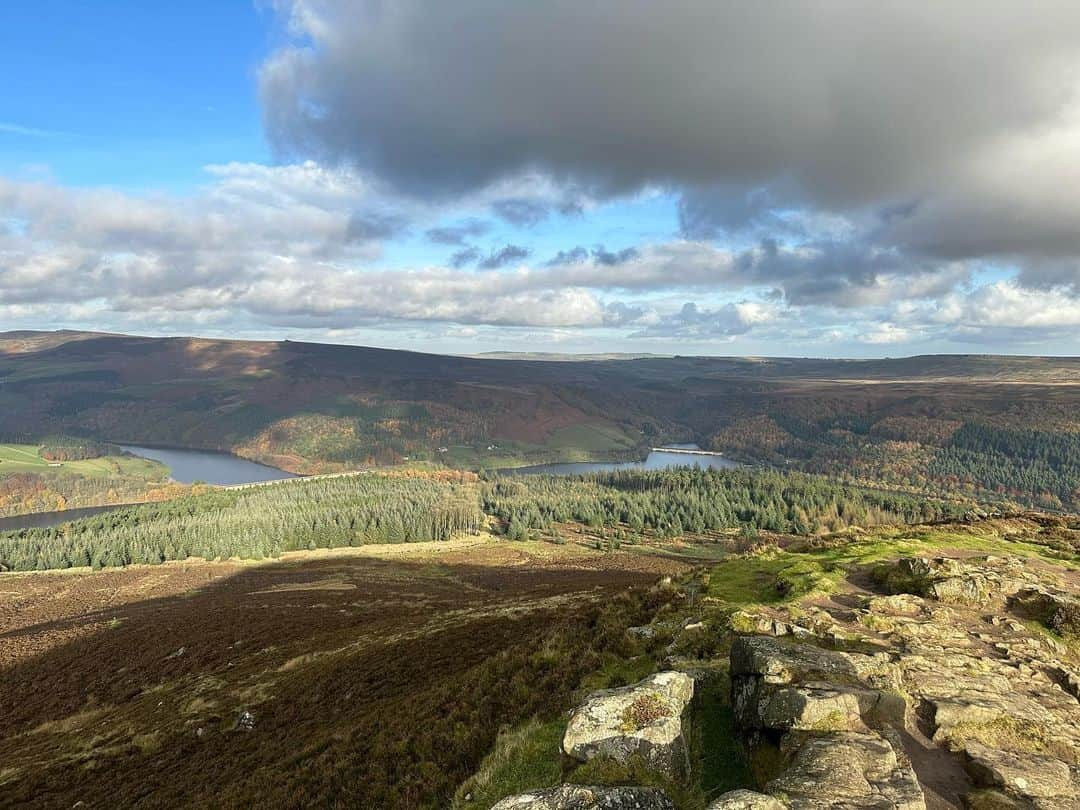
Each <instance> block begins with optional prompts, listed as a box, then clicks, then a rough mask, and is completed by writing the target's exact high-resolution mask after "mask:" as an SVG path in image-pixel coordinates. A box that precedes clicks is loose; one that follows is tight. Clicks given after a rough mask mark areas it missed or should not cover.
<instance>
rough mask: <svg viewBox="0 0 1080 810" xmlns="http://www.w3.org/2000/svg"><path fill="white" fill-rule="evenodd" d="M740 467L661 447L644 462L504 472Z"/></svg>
mask: <svg viewBox="0 0 1080 810" xmlns="http://www.w3.org/2000/svg"><path fill="white" fill-rule="evenodd" d="M669 448H670V449H672V450H676V449H678V450H700V449H701V448H700V447H698V446H697V445H696V444H672V445H669ZM738 466H739V465H738V464H737V463H735V462H734V461H732V460H731V459H729V458H724V456H717V455H707V456H706V455H693V454H691V453H672V452H669V451H667V450H664V449H662V448H659V449H656V450H653V451H651V452H650V453H649V455H648V456H646V458H645V459H644V460H643V461H572V462H566V463H562V464H536V465H534V466H531V467H517V468H515V469H511V470H503V471H502V472H503V473H505V474H507V475H510V474H513V475H519V474H520V475H585V474H587V473H597V472H611V471H613V470H667V469H670V468H671V467H702V468H706V469H717V470H719V469H730V468H733V467H738Z"/></svg>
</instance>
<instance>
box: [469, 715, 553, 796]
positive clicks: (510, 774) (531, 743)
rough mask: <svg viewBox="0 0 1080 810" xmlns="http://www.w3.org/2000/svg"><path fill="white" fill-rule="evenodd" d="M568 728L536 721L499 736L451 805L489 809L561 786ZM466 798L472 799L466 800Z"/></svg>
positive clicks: (549, 722)
mask: <svg viewBox="0 0 1080 810" xmlns="http://www.w3.org/2000/svg"><path fill="white" fill-rule="evenodd" d="M565 728H566V723H565V722H564V721H562V720H552V721H548V722H541V721H539V720H536V719H533V720H530V721H529V722H527V723H525V724H524V725H522V726H519V727H518V728H515V729H512V730H510V731H504V732H502V733H501V734H499V736H498V737H497V738H496V740H495V746H494V748H492V750H491V752H490V753H489V754H488V755H487V756H486V757H484V760H483V762H481V763H480V767H479V768H478V769H477V771H476V773H475V774H474V775H473V776H471V777H470V778H469V779H468V780H467V781H466V782H465V783H464V784H462V786H461V787H460V788H458V790H457V793H455V794H454V800H453V804H452V805H451V806H452V807H454V808H465V807H467V808H470V810H473V809H474V808H475V810H487V808H489V807H491V806H492V805H493V804H495V803H496V802H498V801H499V800H500V799H503V798H505V797H506V796H512V795H514V794H515V793H522V792H524V791H527V790H535V789H537V788H544V787H550V786H552V785H556V784H558V783H559V781H560V780H561V778H562V766H561V763H560V758H559V746H560V745H561V743H562V735H563V731H564V730H565ZM466 796H470V797H471V798H470V799H469V800H468V801H467V800H466V798H465V797H466Z"/></svg>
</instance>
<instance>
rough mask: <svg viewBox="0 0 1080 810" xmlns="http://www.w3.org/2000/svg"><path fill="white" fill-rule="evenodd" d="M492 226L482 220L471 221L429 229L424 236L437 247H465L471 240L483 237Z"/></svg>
mask: <svg viewBox="0 0 1080 810" xmlns="http://www.w3.org/2000/svg"><path fill="white" fill-rule="evenodd" d="M490 229H491V225H489V224H488V223H487V222H484V221H483V220H480V219H470V220H467V221H465V222H462V223H459V224H457V225H443V226H440V227H438V228H428V229H427V230H426V231H425V232H424V235H425V236H426V237H427V239H428V241H429V242H433V243H434V244H436V245H459V246H460V245H464V244H465V243H466V242H467V241H468V240H469V239H474V238H476V237H477V236H483V235H484V234H485V233H487V232H488V231H489V230H490Z"/></svg>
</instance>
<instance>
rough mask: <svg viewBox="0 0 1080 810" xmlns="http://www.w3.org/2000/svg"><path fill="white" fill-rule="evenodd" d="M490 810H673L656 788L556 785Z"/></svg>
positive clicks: (671, 805) (524, 794) (512, 797)
mask: <svg viewBox="0 0 1080 810" xmlns="http://www.w3.org/2000/svg"><path fill="white" fill-rule="evenodd" d="M491 810H675V805H674V804H672V802H671V799H669V798H668V797H667V795H666V794H665V793H664V792H663V791H662V790H659V789H657V788H645V787H588V786H584V785H559V786H557V787H553V788H547V789H546V790H537V791H532V792H530V793H521V794H518V795H517V796H508V797H506V798H505V799H503V800H502V801H500V802H498V803H497V804H496V805H495V806H494V807H492V808H491Z"/></svg>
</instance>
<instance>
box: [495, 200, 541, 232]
mask: <svg viewBox="0 0 1080 810" xmlns="http://www.w3.org/2000/svg"><path fill="white" fill-rule="evenodd" d="M491 210H492V211H493V212H494V214H495V216H497V217H499V218H500V219H502V220H505V221H506V222H509V223H510V224H511V225H516V226H517V227H519V228H522V227H530V228H531V227H532V226H534V225H539V224H540V223H541V222H543V221H544V220H545V219H547V218H548V217H549V216H551V208H550V207H549V206H548V205H546V204H545V203H543V202H540V201H538V200H527V199H511V200H496V201H495V202H493V203H492V204H491Z"/></svg>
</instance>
